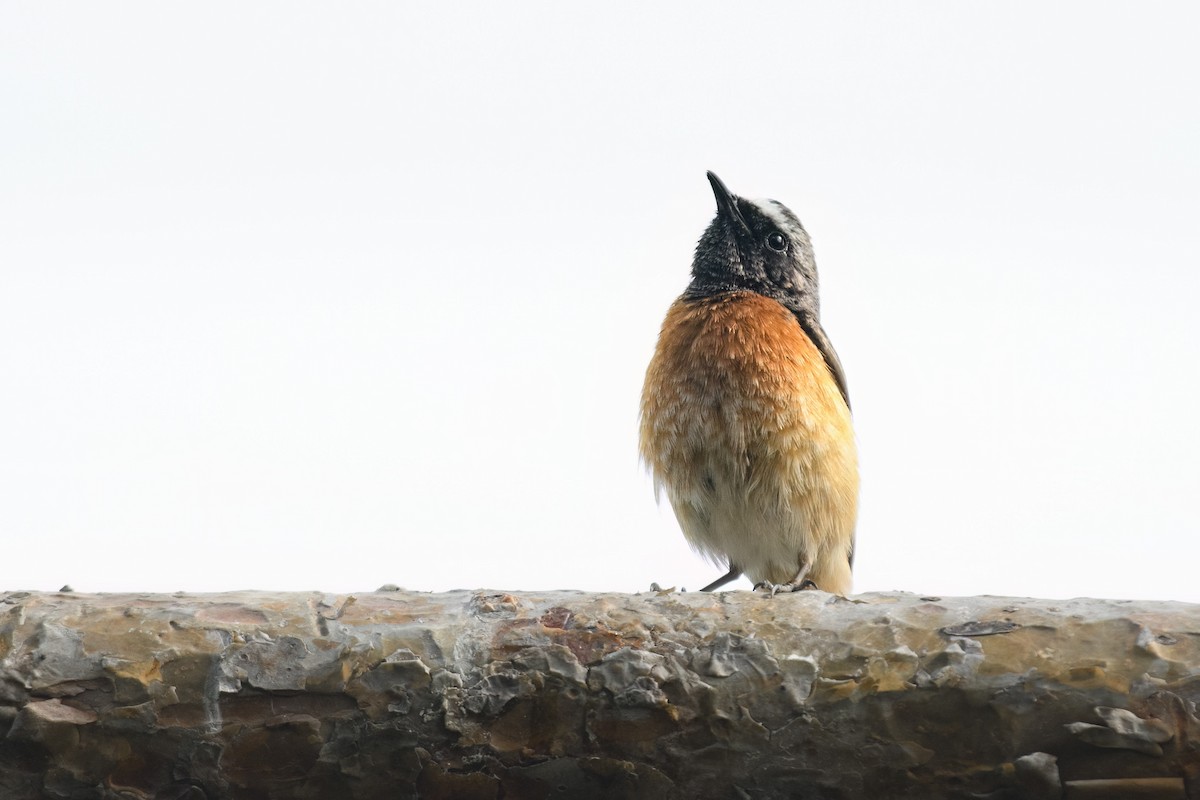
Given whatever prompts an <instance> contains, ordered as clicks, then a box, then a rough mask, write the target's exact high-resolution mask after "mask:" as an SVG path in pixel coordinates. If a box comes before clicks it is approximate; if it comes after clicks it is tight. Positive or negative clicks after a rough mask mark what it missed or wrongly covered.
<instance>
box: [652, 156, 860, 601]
mask: <svg viewBox="0 0 1200 800" xmlns="http://www.w3.org/2000/svg"><path fill="white" fill-rule="evenodd" d="M708 180H709V183H711V184H712V189H713V194H714V195H716V199H717V216H716V218H715V219H714V220H713V221H712V224H711V225H709V226H708V230H706V231H705V232H704V235H703V236H702V237H701V238H700V241H699V243H698V244H697V245H696V254H695V258H694V259H693V261H692V280H691V283H690V284H689V285H688V287H687V290H686V291H685V292H684V293H683V294H682V295H681V296H680V297H679V299H678V300H676V301H675V303H674V304H673V305H672V306H671V308H670V309H669V310H668V311H667V317H666V319H665V320H664V321H663V325H662V331H661V333H660V334H659V337H658V346H657V348H656V349H655V352H654V357H653V358H652V359H651V360H650V366H649V368H647V370H646V383H645V386H644V387H643V389H642V406H641V425H640V444H641V454H642V459H643V460H644V461H645V462H646V464H647V466H648V467H649V469H650V472H651V474H652V476H653V479H654V488H655V495H656V496H660V495H661V493H662V492H664V491H665V492H666V495H667V497H668V499H669V500H670V501H671V507H672V508H673V509H674V511H675V516H676V518H677V519H678V520H679V526H680V527H681V528H682V529H683V534H684V536H685V537H687V540H688V542H689V543H690V544H691V545H692V547H693V548H694V549H696V550H697V551H699V552H700V553H701V554H702V555H704V556H706V557H707V558H709V559H710V560H712V561H714V562H717V563H723V564H726V565H727V566H728V568H729V571H728V572H727V573H726V574H725V575H723V576H721V577H720V578H718V579H717V580H715V581H713V582H712V583H711V584H709V585H708V586H706V587H704V589H702V590H701V591H705V592H708V591H712V590H714V589H718V588H720V587H721V586H724V585H725V584H726V583H729V582H730V581H732V580H735V579H736V578H738V577H740V576H741V575H746V576H747V577H748V578H749V579H750V580H751V581H753V582H754V584H755V588H762V587H765V588H767V589H769V590H770V591H771V593H772V594H774V593H775V592H776V591H780V590H784V591H796V590H799V589H803V588H807V587H808V586H815V587H817V588H819V589H822V590H824V591H828V592H834V593H836V594H841V595H844V594H846V593H847V592H849V591H850V570H851V567H852V566H853V563H854V527H855V521H856V518H857V516H858V454H857V450H856V447H855V442H854V430H853V428H852V426H851V421H850V397H849V394H848V393H847V391H846V376H845V374H844V373H843V372H842V365H841V362H840V361H839V360H838V356H837V353H836V352H834V349H833V345H832V344H830V342H829V337H828V336H826V335H825V331H824V329H823V328H822V327H821V320H820V302H819V299H818V292H817V265H816V262H815V261H814V259H813V251H812V243H811V242H810V241H809V238H808V233H807V232H806V231H805V230H804V227H803V226H802V225H801V224H800V220H799V219H797V218H796V215H795V214H793V213H792V212H791V211H790V210H789V209H788V208H787V207H785V206H784V205H783V204H782V203H779V202H776V201H774V200H747V199H745V198H742V197H738V196H737V195H734V194H733V193H732V192H730V191H729V189H727V188H726V187H725V184H724V183H722V182H721V179H720V178H718V177H717V176H716V175H714V174H713V173H711V172H710V173H708Z"/></svg>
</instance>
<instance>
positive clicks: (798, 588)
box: [754, 578, 817, 597]
mask: <svg viewBox="0 0 1200 800" xmlns="http://www.w3.org/2000/svg"><path fill="white" fill-rule="evenodd" d="M816 588H817V585H816V584H815V583H813V582H812V581H810V580H808V579H807V578H805V579H804V580H802V581H788V582H787V583H771V582H770V581H759V582H758V583H756V584H754V591H756V592H757V591H758V590H759V589H763V590H764V591H767V592H769V593H770V596H771V597H774V596H775V595H777V594H779V593H780V592H783V593H784V594H788V593H790V592H802V591H804V590H805V589H816Z"/></svg>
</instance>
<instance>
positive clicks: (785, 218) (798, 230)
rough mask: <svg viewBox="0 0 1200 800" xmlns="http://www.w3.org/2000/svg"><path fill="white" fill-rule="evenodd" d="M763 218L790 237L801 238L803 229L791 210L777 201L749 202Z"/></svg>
mask: <svg viewBox="0 0 1200 800" xmlns="http://www.w3.org/2000/svg"><path fill="white" fill-rule="evenodd" d="M750 202H751V203H753V204H754V205H755V207H756V208H757V209H758V210H759V211H761V212H762V214H763V216H764V217H766V218H767V219H769V220H771V222H773V223H775V227H777V228H779V230H781V231H783V232H784V233H787V234H789V235H790V236H802V235H803V234H804V228H803V227H801V225H800V220H798V219H796V215H795V214H793V213H792V211H791V209H789V208H788V207H787V206H785V205H784V204H783V203H781V202H779V201H778V200H751V201H750Z"/></svg>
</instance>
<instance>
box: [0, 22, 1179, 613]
mask: <svg viewBox="0 0 1200 800" xmlns="http://www.w3.org/2000/svg"><path fill="white" fill-rule="evenodd" d="M1198 8H1200V7H1198V6H1196V5H1195V4H1189V3H1151V4H1145V3H1128V4H1120V5H1113V4H1105V3H1055V4H1043V3H1004V4H988V5H985V4H978V3H971V4H967V3H956V2H939V3H905V4H894V3H822V4H799V3H786V4H785V3H778V4H754V5H750V6H746V5H743V6H738V7H736V8H735V6H733V5H731V4H729V3H703V4H702V3H695V2H688V3H677V4H671V5H663V4H643V3H625V4H601V5H596V4H592V5H590V6H587V7H579V6H576V5H572V4H562V3H539V4H529V3H522V4H503V5H494V4H483V3H474V4H468V5H467V6H465V7H454V6H452V5H449V4H424V5H418V4H392V3H352V4H334V5H329V4H317V3H304V2H286V3H283V2H279V3H254V4H244V3H205V4H199V5H197V4H185V3H176V2H169V3H162V2H152V3H151V2H145V3H132V2H131V3H122V4H119V5H113V4H91V3H82V2H79V3H54V2H38V3H17V2H5V3H2V4H0V108H2V109H3V117H2V119H3V121H2V123H0V374H2V375H3V391H2V392H0V536H2V537H3V539H2V541H3V545H4V556H3V558H2V559H0V589H39V590H55V589H58V588H59V587H60V586H61V585H63V584H67V583H69V584H70V585H72V586H73V587H74V588H75V589H77V590H80V591H117V590H121V591H124V590H146V591H174V590H189V591H217V590H225V589H240V588H256V589H270V590H323V591H329V592H350V591H365V590H371V589H374V588H376V587H378V586H379V585H380V584H383V583H389V582H390V583H396V584H399V585H401V586H404V587H406V588H409V589H416V590H433V591H440V590H446V589H451V588H481V587H488V588H496V589H510V590H519V589H551V588H575V589H585V590H604V591H625V592H632V591H640V590H645V589H647V588H648V587H649V585H650V583H651V582H652V581H657V582H658V583H660V584H661V585H663V586H664V587H666V586H685V587H688V588H691V589H696V588H698V587H699V586H701V585H703V584H705V583H707V582H709V581H710V580H712V579H713V578H715V577H716V576H717V575H719V574H720V573H721V572H723V571H724V570H723V569H722V568H721V567H719V566H714V565H710V564H707V563H705V562H704V561H702V560H701V559H700V558H699V557H697V556H696V555H694V554H693V553H692V552H691V551H690V550H689V549H688V547H687V545H686V543H685V542H684V540H683V537H682V535H681V534H680V533H679V530H678V526H677V525H676V522H675V519H674V516H673V514H672V513H671V511H670V508H669V507H668V506H667V505H666V502H665V500H664V503H663V505H662V507H658V506H656V505H655V502H654V498H653V492H652V489H651V484H650V480H649V478H648V477H647V476H646V474H645V472H644V470H643V469H642V467H641V465H640V464H639V463H638V459H637V439H636V429H637V409H638V396H639V393H640V390H641V382H642V377H643V373H644V370H645V366H646V363H647V361H648V360H649V357H650V354H651V351H652V349H653V346H654V340H655V337H656V335H657V332H658V326H659V324H660V322H661V320H662V316H663V314H664V312H665V311H666V309H667V306H668V305H669V304H670V303H671V301H672V300H673V299H674V297H675V296H676V295H678V294H679V292H681V291H682V290H683V288H684V287H685V285H686V283H687V280H688V271H689V268H690V265H691V256H692V249H693V247H694V245H695V242H696V239H697V238H698V237H699V236H700V234H701V233H702V231H703V230H704V228H705V227H706V226H707V224H708V223H709V221H710V220H711V219H712V217H713V214H714V213H715V205H714V202H713V197H712V193H711V191H710V189H709V186H708V182H707V181H706V179H705V176H704V173H705V170H709V169H711V170H713V171H715V172H716V173H717V174H718V175H720V176H721V178H722V179H724V181H725V182H726V184H728V186H729V187H730V188H731V189H732V190H733V191H734V192H737V193H739V194H743V195H746V196H748V197H773V198H775V199H778V200H780V201H781V202H783V203H785V204H787V205H788V206H789V207H790V208H791V209H792V210H793V211H795V212H796V214H797V215H798V216H799V217H800V219H801V220H802V221H803V222H804V224H805V226H806V228H807V229H808V231H809V233H810V234H811V235H812V239H813V243H814V247H815V251H816V256H817V264H818V266H819V268H820V270H821V280H822V310H823V321H824V324H825V328H826V330H827V331H828V333H829V335H830V337H831V338H832V340H833V343H834V345H835V346H836V348H837V350H838V352H839V354H840V355H841V359H842V362H843V364H844V365H845V368H846V373H847V376H848V379H849V385H850V392H851V398H852V400H853V403H854V412H855V424H856V429H857V433H858V439H859V447H860V457H861V462H862V500H861V515H860V523H859V529H858V550H857V562H856V574H855V590H856V591H861V592H866V591H883V590H906V591H912V592H919V593H922V594H936V595H943V596H949V595H973V594H999V595H1027V596H1042V597H1052V598H1059V597H1071V596H1097V597H1132V598H1153V599H1164V600H1169V599H1173V600H1189V601H1200V565H1198V560H1200V559H1198V556H1200V545H1198V544H1197V542H1198V536H1197V534H1198V532H1200V523H1198V521H1197V505H1198V503H1197V497H1198V494H1200V489H1198V479H1200V416H1198V414H1197V408H1198V406H1200V380H1198V378H1200V335H1198V334H1200V320H1198V314H1197V310H1196V308H1197V297H1200V263H1198V258H1197V253H1200V223H1198V220H1200V188H1198V187H1200V101H1198V100H1197V98H1198V97H1200V48H1197V46H1196V31H1197V30H1200V11H1198V10H1197V9H1198ZM735 586H736V587H737V588H741V589H746V588H748V587H749V583H748V582H746V581H744V580H743V581H740V582H738V583H737V584H735Z"/></svg>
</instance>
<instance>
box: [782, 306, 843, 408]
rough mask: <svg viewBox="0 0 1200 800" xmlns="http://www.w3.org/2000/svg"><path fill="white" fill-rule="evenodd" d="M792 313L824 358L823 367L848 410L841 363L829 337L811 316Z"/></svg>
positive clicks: (796, 312)
mask: <svg viewBox="0 0 1200 800" xmlns="http://www.w3.org/2000/svg"><path fill="white" fill-rule="evenodd" d="M792 313H793V314H795V316H796V319H797V320H798V321H799V322H800V327H801V328H803V329H804V332H805V333H806V334H808V338H809V339H810V340H812V343H813V344H815V345H816V346H817V349H818V350H820V351H821V355H822V356H823V357H824V358H825V366H827V367H829V374H830V375H832V376H833V380H834V383H836V384H837V387H838V391H840V392H841V393H842V399H843V400H845V401H846V408H850V391H849V390H848V389H847V388H846V373H845V372H844V371H842V362H841V360H840V359H838V354H837V351H836V350H834V349H833V344H831V343H830V341H829V337H828V336H826V335H825V329H824V328H822V327H821V323H820V322H819V321H818V320H817V318H816V317H815V316H813V315H812V314H809V313H806V312H804V311H793V312H792Z"/></svg>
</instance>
